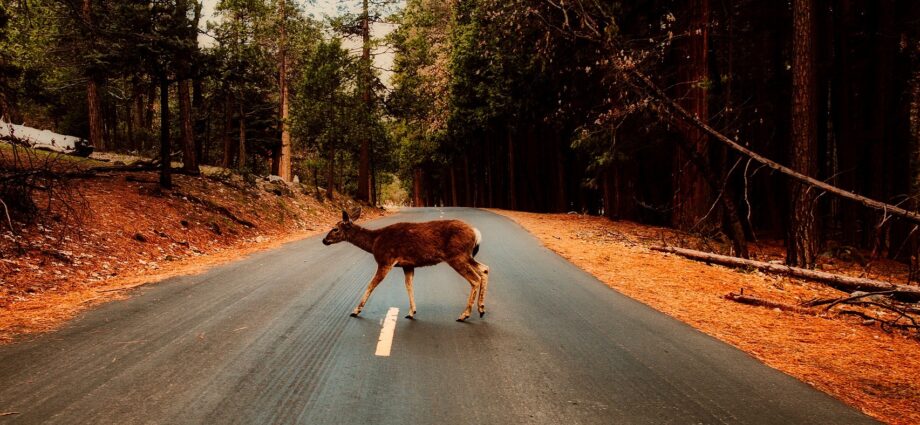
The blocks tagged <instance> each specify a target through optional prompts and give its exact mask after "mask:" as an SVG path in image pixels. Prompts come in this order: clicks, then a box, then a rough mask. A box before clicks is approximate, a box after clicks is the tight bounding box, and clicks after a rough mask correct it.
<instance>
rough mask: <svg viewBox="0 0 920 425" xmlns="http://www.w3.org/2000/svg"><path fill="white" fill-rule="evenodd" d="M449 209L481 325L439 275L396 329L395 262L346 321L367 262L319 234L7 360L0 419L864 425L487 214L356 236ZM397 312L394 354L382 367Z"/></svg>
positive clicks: (156, 288) (47, 338)
mask: <svg viewBox="0 0 920 425" xmlns="http://www.w3.org/2000/svg"><path fill="white" fill-rule="evenodd" d="M442 215H443V216H444V217H445V218H460V219H463V220H465V221H467V222H469V223H471V224H473V225H474V226H476V227H477V228H479V229H480V230H481V231H482V233H483V243H482V249H481V251H480V252H479V255H478V256H477V259H478V260H480V261H482V262H484V263H486V264H488V265H489V266H491V270H492V271H491V280H490V285H489V293H488V296H487V298H486V309H487V314H486V316H485V318H484V319H479V318H478V317H477V316H478V315H475V314H474V315H473V317H471V318H470V319H469V320H468V321H467V323H458V322H455V321H454V320H455V319H456V317H457V315H458V314H459V313H460V311H461V310H462V309H463V307H464V305H465V302H466V297H467V295H468V294H469V285H468V284H467V283H466V282H465V281H464V280H463V279H462V278H461V277H460V276H459V275H457V274H456V273H455V272H454V271H453V270H451V269H450V268H449V267H447V266H446V265H439V266H436V267H428V268H422V269H418V270H417V271H416V275H415V296H416V301H417V303H418V315H417V320H415V321H411V320H407V319H403V318H402V316H404V315H405V313H406V311H407V309H408V300H407V296H406V293H405V286H404V285H403V276H402V271H401V270H398V269H397V270H394V271H393V272H392V273H390V275H389V276H388V277H387V279H386V280H385V281H384V282H383V283H382V284H381V285H380V287H378V288H377V291H376V292H375V293H374V294H373V296H372V297H371V299H370V301H369V303H368V305H367V308H366V309H365V311H364V313H363V314H362V317H360V318H352V317H349V313H350V312H351V310H352V308H354V306H355V303H356V302H357V301H358V298H359V297H360V295H361V293H362V291H363V289H364V287H365V285H366V284H367V281H368V280H369V279H370V277H371V276H372V274H373V272H374V262H373V260H372V258H371V256H370V255H369V254H366V253H364V252H363V251H360V250H359V249H357V248H355V247H354V246H351V245H350V244H344V243H343V244H338V245H334V246H330V247H325V246H323V245H322V244H321V243H320V238H321V236H320V237H313V238H310V239H307V240H304V241H300V242H296V243H292V244H288V245H285V246H284V247H282V248H279V249H276V250H273V251H269V252H265V253H261V254H258V255H255V256H253V257H250V258H248V259H245V260H242V261H239V262H236V263H233V264H229V265H226V266H223V267H220V268H217V269H215V270H212V271H211V272H209V273H207V274H203V275H200V276H192V277H183V278H176V279H170V280H167V281H165V282H162V283H159V284H156V285H150V286H146V287H142V288H139V289H137V290H135V291H134V294H133V297H132V298H131V299H130V300H127V301H119V302H113V303H109V304H107V305H104V306H102V307H100V308H97V309H95V310H93V311H91V312H88V313H87V314H85V315H83V316H82V317H81V318H79V319H78V320H75V321H73V322H71V323H70V324H69V325H67V326H66V327H65V328H64V329H62V330H60V331H58V332H54V333H51V334H46V335H43V336H40V337H37V338H34V339H31V340H25V341H20V342H18V343H14V344H11V345H7V346H3V347H0V412H19V413H18V414H15V415H9V416H4V417H0V423H3V424H5V423H61V424H89V423H112V424H132V423H163V424H185V423H206V424H223V423H240V424H265V423H303V424H400V425H424V424H461V423H471V424H477V425H481V424H621V423H622V424H632V423H648V424H667V423H674V424H697V423H707V424H709V423H732V424H734V423H770V424H779V423H782V424H792V423H795V424H805V423H814V424H830V423H834V424H854V423H872V421H871V420H870V419H869V418H867V417H865V416H863V415H862V414H860V413H858V412H856V411H854V410H853V409H850V408H848V407H846V406H845V405H843V404H842V403H840V402H838V401H837V400H835V399H833V398H831V397H829V396H827V395H825V394H823V393H820V392H818V391H815V390H813V389H812V388H810V387H809V386H807V385H805V384H803V383H801V382H799V381H797V380H795V379H793V378H791V377H788V376H786V375H784V374H782V373H780V372H777V371H775V370H772V369H770V368H768V367H766V366H764V365H762V364H761V363H759V362H758V361H756V360H755V359H753V358H751V357H749V356H748V355H746V354H744V353H742V352H740V351H738V350H736V349H734V348H731V347H729V346H728V345H725V344H723V343H721V342H719V341H716V340H715V339H713V338H710V337H708V336H706V335H703V334H702V333H700V332H697V331H695V330H693V329H692V328H690V327H688V326H686V325H684V324H682V323H680V322H678V321H676V320H673V319H671V318H669V317H667V316H665V315H664V314H661V313H658V312H656V311H654V310H652V309H650V308H648V307H646V306H645V305H643V304H640V303H638V302H636V301H633V300H631V299H629V298H627V297H625V296H623V295H621V294H619V293H617V292H616V291H613V290H610V289H609V288H607V287H606V286H604V285H603V284H602V283H600V282H598V281H597V280H596V279H594V278H593V277H591V276H590V275H588V274H586V273H584V272H582V271H581V270H580V269H578V268H576V267H575V266H573V265H571V264H569V263H568V262H566V261H565V260H563V259H562V258H560V257H558V256H556V255H555V254H553V253H552V252H550V251H548V250H547V249H545V248H542V247H541V246H540V244H539V243H538V242H537V241H536V239H534V238H533V237H532V236H531V235H529V234H528V233H527V232H526V231H524V230H523V229H522V228H520V227H519V226H517V225H516V224H514V223H513V222H511V221H509V220H507V219H505V218H503V217H500V216H498V215H495V214H491V213H488V212H484V211H478V210H472V209H444V210H438V209H414V210H409V211H407V212H404V213H401V214H398V215H395V216H391V217H387V218H385V219H381V220H378V221H375V222H371V223H369V225H370V226H372V227H374V226H382V225H385V224H388V223H392V222H396V221H401V220H405V221H425V220H431V219H437V218H439V217H441V216H442ZM391 307H397V308H399V309H400V313H399V316H398V317H399V320H398V322H397V325H396V328H395V336H394V338H393V340H392V349H391V353H390V356H389V357H382V356H376V355H375V349H376V347H377V343H378V338H379V336H380V333H381V323H382V322H383V319H384V317H385V316H386V314H387V312H388V310H389V309H390V308H391ZM726 320H730V318H728V317H727V318H726Z"/></svg>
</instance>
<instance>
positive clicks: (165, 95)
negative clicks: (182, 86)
mask: <svg viewBox="0 0 920 425" xmlns="http://www.w3.org/2000/svg"><path fill="white" fill-rule="evenodd" d="M170 147H171V144H170V140H169V75H167V74H166V71H160V187H162V188H164V189H169V188H171V187H172V175H171V174H170V173H171V171H172V169H171V167H172V164H171V161H170Z"/></svg>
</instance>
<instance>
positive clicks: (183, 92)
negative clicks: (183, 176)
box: [179, 79, 200, 175]
mask: <svg viewBox="0 0 920 425" xmlns="http://www.w3.org/2000/svg"><path fill="white" fill-rule="evenodd" d="M179 115H181V117H180V118H181V121H182V122H181V126H180V127H179V130H180V136H181V137H182V171H184V172H186V173H189V174H192V175H198V174H199V173H200V171H199V170H198V158H197V157H196V155H195V130H194V129H193V128H192V99H191V93H189V80H188V79H183V80H181V81H179Z"/></svg>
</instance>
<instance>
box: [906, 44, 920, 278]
mask: <svg viewBox="0 0 920 425" xmlns="http://www.w3.org/2000/svg"><path fill="white" fill-rule="evenodd" d="M910 43H912V44H913V45H912V46H909V47H908V48H909V49H911V50H912V52H911V56H912V58H913V61H912V62H913V76H912V78H911V80H910V83H909V86H908V87H909V90H910V100H909V101H910V105H909V107H910V114H909V117H910V118H909V119H910V123H909V124H910V136H911V140H910V142H911V150H912V152H911V156H910V159H911V161H910V169H911V176H910V177H911V179H910V199H911V200H912V201H911V204H912V205H911V208H912V209H913V210H914V211H920V40H911V41H910ZM910 244H911V255H910V265H911V267H910V270H911V276H909V278H910V280H911V281H914V282H917V281H918V280H920V230H915V231H914V232H913V233H911V239H910Z"/></svg>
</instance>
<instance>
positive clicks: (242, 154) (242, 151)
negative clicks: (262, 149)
mask: <svg viewBox="0 0 920 425" xmlns="http://www.w3.org/2000/svg"><path fill="white" fill-rule="evenodd" d="M239 142H240V144H239V147H238V148H237V153H238V154H239V155H238V157H239V162H238V166H239V168H240V170H242V169H245V168H246V111H245V110H244V109H243V103H242V102H240V140H239Z"/></svg>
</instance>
